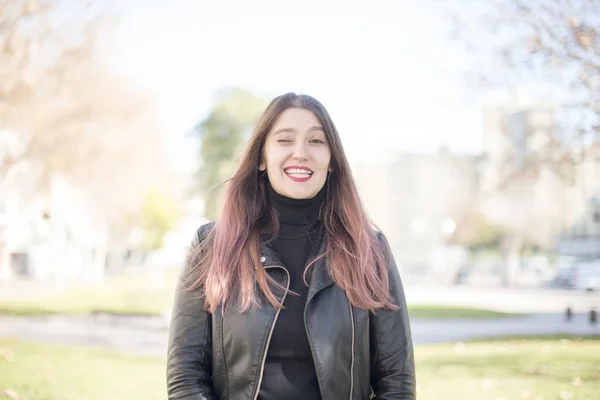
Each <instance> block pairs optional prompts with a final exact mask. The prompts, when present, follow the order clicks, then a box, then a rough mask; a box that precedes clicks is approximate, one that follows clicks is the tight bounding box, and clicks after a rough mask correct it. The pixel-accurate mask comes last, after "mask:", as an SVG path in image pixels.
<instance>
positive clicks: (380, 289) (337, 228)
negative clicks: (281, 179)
mask: <svg viewBox="0 0 600 400" xmlns="http://www.w3.org/2000/svg"><path fill="white" fill-rule="evenodd" d="M292 107H296V108H303V109H306V110H309V111H311V112H313V113H314V114H315V115H316V116H317V118H318V119H319V120H320V122H321V124H322V125H323V130H324V131H325V135H326V138H327V142H328V143H329V146H330V150H331V161H330V168H331V172H330V174H329V176H328V178H327V182H326V185H328V188H327V199H326V201H325V204H324V206H323V209H322V216H321V219H322V221H323V225H324V228H325V229H324V232H325V235H326V236H327V248H326V251H325V253H324V254H322V255H320V256H319V257H318V258H317V259H315V260H312V261H311V262H310V263H309V266H311V265H314V263H315V262H316V261H317V260H318V259H319V258H321V257H326V261H327V265H328V267H329V271H330V273H331V275H332V277H333V279H334V281H335V282H336V284H337V285H338V286H339V287H340V288H341V289H343V290H344V291H345V292H346V295H347V296H348V300H349V301H350V303H351V304H352V305H353V306H355V307H358V308H363V309H370V310H375V309H377V308H388V309H396V308H397V305H395V304H394V303H393V301H392V299H391V297H390V294H389V282H388V272H387V265H388V262H389V259H387V257H386V253H388V251H384V249H383V248H382V246H381V243H380V242H379V239H378V238H377V236H376V232H375V230H374V228H373V225H372V224H371V222H370V221H369V220H368V218H367V216H366V213H365V211H364V209H363V206H362V204H361V201H360V198H359V196H358V191H357V190H356V185H355V183H354V179H353V178H352V174H351V171H350V166H349V163H348V160H347V159H346V155H345V153H344V149H343V147H342V142H341V140H340V137H339V134H338V132H337V129H336V128H335V125H334V123H333V121H332V120H331V117H330V116H329V113H328V112H327V110H326V109H325V107H323V105H322V104H321V103H320V102H319V101H317V100H316V99H314V98H313V97H311V96H308V95H297V94H295V93H287V94H284V95H281V96H279V97H276V98H275V99H274V100H273V101H272V102H271V103H270V104H269V106H268V107H267V109H266V110H265V112H264V113H263V115H262V117H261V118H260V120H259V121H258V124H257V126H256V128H255V130H254V133H253V134H252V137H251V138H250V140H249V142H248V145H247V147H246V151H245V152H244V154H243V156H242V159H241V162H240V164H239V167H238V169H237V171H236V173H235V174H234V175H233V177H232V178H231V179H230V180H229V184H228V186H227V190H226V194H225V199H224V203H223V208H222V211H221V214H220V217H219V218H218V220H217V221H216V223H215V226H214V228H213V229H212V230H211V231H210V233H209V234H208V236H207V237H206V238H205V239H204V240H203V241H202V243H201V244H200V245H199V246H198V247H197V248H196V249H195V251H194V253H193V255H192V260H193V261H192V262H193V264H194V268H193V269H192V272H193V275H192V284H191V286H190V289H196V288H200V289H201V291H202V293H203V295H204V299H205V300H204V301H205V308H206V309H207V310H208V311H210V312H215V311H216V310H217V307H218V306H219V305H222V306H223V308H225V307H227V306H228V305H229V303H230V302H231V301H232V300H233V299H237V302H238V307H239V310H240V311H241V312H244V311H247V310H249V309H251V308H252V307H254V306H256V305H258V304H259V302H258V299H257V293H256V291H255V283H257V284H258V288H259V289H260V291H261V292H262V294H263V295H264V296H265V297H266V299H267V300H268V301H269V302H270V303H271V304H273V306H275V307H278V308H280V307H282V304H280V303H279V301H278V300H277V297H276V296H275V295H274V293H273V290H272V289H271V287H273V285H275V287H279V288H281V287H280V286H279V285H277V284H276V283H275V281H274V280H272V279H271V278H270V277H269V275H268V274H267V272H266V271H265V270H264V269H263V268H262V267H261V262H260V254H259V253H260V244H261V237H262V238H264V236H262V235H264V234H265V231H266V232H267V234H269V235H270V237H274V236H275V235H276V234H277V231H278V226H279V223H278V219H277V214H276V213H275V212H273V210H272V209H270V207H269V206H268V204H267V188H266V185H267V179H268V178H267V176H266V174H265V173H263V172H261V171H259V169H258V166H259V163H260V160H261V153H262V150H263V146H264V143H265V138H266V136H267V134H268V133H269V131H270V130H271V129H272V127H273V125H274V123H275V122H276V120H277V118H278V117H279V115H280V114H281V113H282V112H283V111H285V110H286V109H288V108H292ZM265 220H266V221H268V223H267V224H266V225H267V226H262V225H264V224H263V223H262V222H261V221H265ZM305 276H306V275H305ZM305 280H306V279H305Z"/></svg>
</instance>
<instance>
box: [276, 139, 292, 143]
mask: <svg viewBox="0 0 600 400" xmlns="http://www.w3.org/2000/svg"><path fill="white" fill-rule="evenodd" d="M291 142H292V141H291V140H289V139H279V140H277V143H291Z"/></svg>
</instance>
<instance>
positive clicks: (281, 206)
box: [267, 183, 327, 225]
mask: <svg viewBox="0 0 600 400" xmlns="http://www.w3.org/2000/svg"><path fill="white" fill-rule="evenodd" d="M267 192H268V196H269V203H270V204H271V206H272V207H273V208H274V209H275V210H276V211H277V213H278V215H279V223H280V225H281V224H287V225H305V224H308V223H311V222H315V221H318V220H320V211H321V206H322V205H323V203H324V202H325V197H326V194H327V189H326V186H323V188H322V189H321V190H320V191H319V193H317V195H316V196H315V197H313V198H311V199H292V198H289V197H286V196H283V195H281V194H279V193H277V192H276V191H275V190H274V189H273V187H272V186H271V184H270V183H268V184H267Z"/></svg>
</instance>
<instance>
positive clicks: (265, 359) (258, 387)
mask: <svg viewBox="0 0 600 400" xmlns="http://www.w3.org/2000/svg"><path fill="white" fill-rule="evenodd" d="M269 268H281V269H282V270H284V271H285V274H286V275H287V282H286V286H285V293H284V294H283V297H282V298H281V304H283V302H284V301H285V297H286V296H287V292H288V290H289V289H290V273H289V272H288V270H287V269H285V268H283V267H279V266H269V267H264V269H269ZM280 311H281V309H280V308H278V309H277V311H276V312H275V318H273V323H272V324H271V329H270V330H269V336H267V345H266V346H265V351H264V353H263V357H262V361H261V363H260V374H259V375H258V382H257V383H256V391H255V392H254V396H252V398H253V399H254V400H256V399H257V398H258V394H259V392H260V385H261V383H262V378H263V373H264V372H265V362H266V361H267V351H268V350H269V344H270V343H271V336H273V330H274V329H275V324H276V323H277V318H278V317H279V312H280Z"/></svg>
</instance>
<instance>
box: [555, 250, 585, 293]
mask: <svg viewBox="0 0 600 400" xmlns="http://www.w3.org/2000/svg"><path fill="white" fill-rule="evenodd" d="M579 261H581V259H579V258H577V257H573V256H561V257H558V258H557V259H556V261H555V262H554V268H555V270H556V274H555V275H554V283H555V284H556V285H557V286H559V287H571V284H572V280H573V271H574V270H575V267H576V266H577V263H578V262H579Z"/></svg>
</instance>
